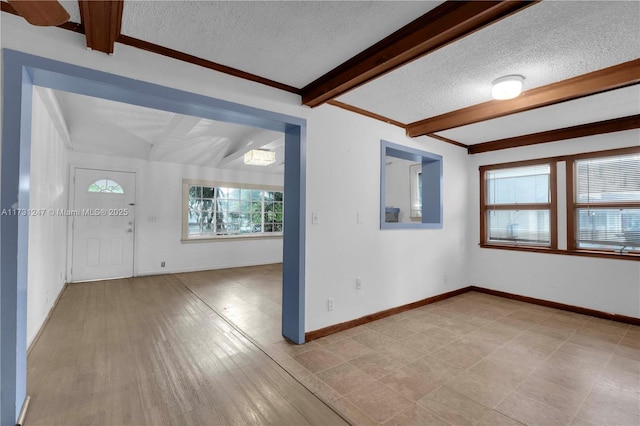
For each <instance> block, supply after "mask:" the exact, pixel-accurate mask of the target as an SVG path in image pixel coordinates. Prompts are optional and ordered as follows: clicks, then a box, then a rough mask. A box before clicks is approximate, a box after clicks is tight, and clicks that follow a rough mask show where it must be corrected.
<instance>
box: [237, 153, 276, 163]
mask: <svg viewBox="0 0 640 426" xmlns="http://www.w3.org/2000/svg"><path fill="white" fill-rule="evenodd" d="M275 162H276V153H275V152H273V151H266V150H262V149H252V150H251V151H249V152H247V153H246V154H244V164H250V165H252V166H268V165H269V164H273V163H275Z"/></svg>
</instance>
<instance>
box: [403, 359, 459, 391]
mask: <svg viewBox="0 0 640 426" xmlns="http://www.w3.org/2000/svg"><path fill="white" fill-rule="evenodd" d="M409 367H410V368H412V369H414V370H416V371H418V372H420V373H422V374H424V375H425V376H427V377H429V378H430V379H431V380H433V381H436V382H438V383H440V384H442V383H444V382H446V381H448V380H451V379H452V378H454V377H455V376H457V375H458V374H460V373H462V371H464V369H463V368H461V367H458V366H456V365H455V364H452V363H450V362H448V361H445V360H443V359H440V358H436V357H434V356H431V355H426V356H424V357H422V358H420V359H419V360H417V361H415V362H412V363H411V364H409Z"/></svg>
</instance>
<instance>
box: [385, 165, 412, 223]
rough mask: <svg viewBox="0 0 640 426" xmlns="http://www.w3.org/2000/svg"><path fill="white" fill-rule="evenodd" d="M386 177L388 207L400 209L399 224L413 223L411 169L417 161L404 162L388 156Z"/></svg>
mask: <svg viewBox="0 0 640 426" xmlns="http://www.w3.org/2000/svg"><path fill="white" fill-rule="evenodd" d="M387 163H390V164H387V165H386V170H385V175H386V194H385V201H386V207H396V208H399V209H400V214H399V215H398V222H400V223H411V185H410V181H411V174H410V170H409V167H410V166H411V165H412V164H417V163H416V162H415V161H409V160H403V159H401V158H397V157H390V156H387Z"/></svg>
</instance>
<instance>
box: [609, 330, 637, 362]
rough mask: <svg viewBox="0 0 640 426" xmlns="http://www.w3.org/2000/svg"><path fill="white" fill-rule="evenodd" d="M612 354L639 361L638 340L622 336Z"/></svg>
mask: <svg viewBox="0 0 640 426" xmlns="http://www.w3.org/2000/svg"><path fill="white" fill-rule="evenodd" d="M614 354H616V355H618V356H622V357H625V358H629V359H633V360H636V361H640V339H637V338H635V337H632V336H624V337H623V338H622V339H620V343H619V344H618V347H617V348H616V349H615V351H614Z"/></svg>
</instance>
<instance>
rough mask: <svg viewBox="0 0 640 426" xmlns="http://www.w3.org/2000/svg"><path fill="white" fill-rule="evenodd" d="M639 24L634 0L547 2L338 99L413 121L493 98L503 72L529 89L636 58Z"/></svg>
mask: <svg viewBox="0 0 640 426" xmlns="http://www.w3.org/2000/svg"><path fill="white" fill-rule="evenodd" d="M638 22H640V2H637V1H607V2H601V1H561V2H560V1H549V0H545V1H542V2H541V3H538V4H535V5H533V6H530V7H529V8H527V9H525V10H523V11H521V12H518V13H516V14H514V15H512V16H510V17H508V18H506V19H503V20H502V21H500V22H497V23H495V24H493V25H490V26H488V27H486V28H484V29H482V30H480V31H478V32H476V33H475V34H473V35H472V36H469V37H465V38H463V39H462V40H459V41H457V42H455V43H452V44H450V45H448V46H446V47H444V48H442V49H440V50H438V51H436V52H434V53H432V54H430V55H427V56H424V57H423V58H421V59H419V60H416V61H414V62H412V63H410V64H408V65H406V66H404V67H402V68H400V69H398V70H396V71H394V72H392V73H389V74H387V75H385V76H383V77H381V78H379V79H377V80H375V81H373V82H371V83H369V84H366V85H364V86H362V87H360V88H357V89H355V90H353V91H351V92H349V93H347V94H346V95H343V96H341V97H340V98H339V99H338V100H339V101H341V102H344V103H347V104H350V105H354V106H356V107H359V108H362V109H365V110H367V111H371V112H374V113H376V114H379V115H382V116H384V117H388V118H391V119H394V120H396V121H399V122H401V123H405V124H407V123H412V122H415V121H418V120H422V119H424V118H426V117H432V116H435V115H440V114H443V113H446V112H449V111H454V110H457V109H460V108H464V107H468V106H470V105H475V104H479V103H482V102H486V101H489V100H491V82H492V81H493V80H495V79H496V78H498V77H501V76H504V75H509V74H520V75H523V76H524V77H525V85H524V88H525V90H529V89H532V88H535V87H539V86H544V85H547V84H550V83H554V82H557V81H560V80H565V79H567V78H570V77H575V76H577V75H580V74H585V73H588V72H590V71H595V70H598V69H601V68H606V67H609V66H611V65H615V64H618V63H621V62H626V61H630V60H633V59H636V58H639V57H640V25H639V24H638ZM567 113H569V114H570V113H571V111H570V108H568V109H567ZM469 136H470V137H473V135H472V134H469ZM485 140H490V139H485Z"/></svg>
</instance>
